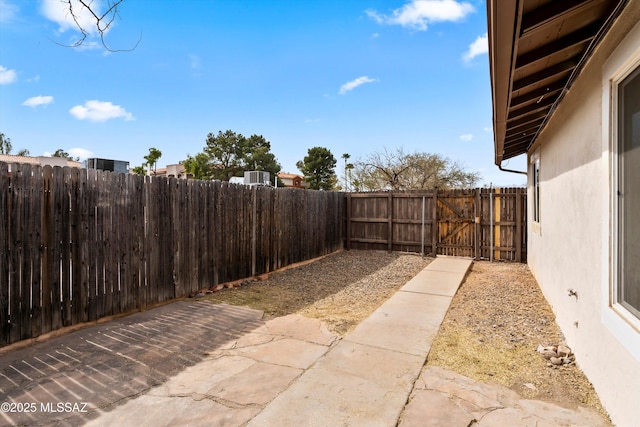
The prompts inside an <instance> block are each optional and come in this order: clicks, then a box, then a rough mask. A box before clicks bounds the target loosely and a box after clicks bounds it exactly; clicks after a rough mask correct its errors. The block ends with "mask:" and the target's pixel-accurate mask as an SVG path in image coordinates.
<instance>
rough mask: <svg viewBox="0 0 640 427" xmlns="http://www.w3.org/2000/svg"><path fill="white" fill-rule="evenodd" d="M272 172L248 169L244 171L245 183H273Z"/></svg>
mask: <svg viewBox="0 0 640 427" xmlns="http://www.w3.org/2000/svg"><path fill="white" fill-rule="evenodd" d="M270 179H271V174H269V172H264V171H246V172H245V173H244V184H245V185H271V181H270Z"/></svg>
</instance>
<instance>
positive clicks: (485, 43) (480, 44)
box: [462, 33, 489, 62]
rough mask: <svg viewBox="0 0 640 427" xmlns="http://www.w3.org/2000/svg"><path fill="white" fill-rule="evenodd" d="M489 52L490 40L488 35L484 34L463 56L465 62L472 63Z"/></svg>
mask: <svg viewBox="0 0 640 427" xmlns="http://www.w3.org/2000/svg"><path fill="white" fill-rule="evenodd" d="M487 52H489V38H488V35H487V33H484V34H483V35H481V36H478V38H476V40H475V41H474V42H473V43H471V44H470V45H469V49H467V51H466V52H465V53H464V54H463V55H462V59H463V60H464V62H470V61H471V60H472V59H473V58H475V57H476V56H478V55H482V54H485V53H487Z"/></svg>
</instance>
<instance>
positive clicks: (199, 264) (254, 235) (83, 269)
mask: <svg viewBox="0 0 640 427" xmlns="http://www.w3.org/2000/svg"><path fill="white" fill-rule="evenodd" d="M8 167H9V165H7V164H6V163H0V346H4V345H7V344H10V343H13V342H16V341H19V340H22V339H27V338H34V337H37V336H39V335H41V334H43V333H46V332H49V331H52V330H55V329H59V328H61V327H64V326H70V325H74V324H78V323H81V322H86V321H92V320H96V319H99V318H101V317H104V316H109V315H113V314H118V313H125V312H128V311H131V310H135V309H140V308H143V307H146V306H149V305H153V304H156V303H158V302H162V301H167V300H170V299H172V298H176V297H181V296H184V295H187V294H189V293H191V292H195V291H196V290H198V289H202V288H208V287H210V286H212V285H214V284H218V283H223V282H227V281H232V280H236V279H241V278H245V277H249V276H253V275H257V274H263V273H266V272H269V271H273V270H276V269H278V268H280V267H283V266H285V265H288V264H292V263H295V262H298V261H303V260H307V259H311V258H314V257H317V256H321V255H324V254H327V253H330V252H333V251H335V250H338V249H340V248H342V244H343V233H342V227H343V223H342V221H343V215H342V212H343V203H344V196H343V194H342V193H337V192H319V191H303V190H293V189H273V188H266V187H251V188H250V187H245V186H236V185H229V184H227V183H221V182H219V181H196V180H178V179H175V178H153V179H152V178H150V177H143V176H137V175H127V174H118V173H111V172H102V171H95V170H85V169H76V168H59V167H55V168H52V167H50V166H45V167H42V168H41V167H38V166H30V165H21V164H11V165H10V169H9V168H8ZM9 170H11V173H10V174H9V172H8V171H9Z"/></svg>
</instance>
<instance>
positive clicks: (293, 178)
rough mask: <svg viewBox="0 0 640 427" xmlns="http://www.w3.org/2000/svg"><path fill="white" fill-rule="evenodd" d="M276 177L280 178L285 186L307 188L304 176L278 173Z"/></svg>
mask: <svg viewBox="0 0 640 427" xmlns="http://www.w3.org/2000/svg"><path fill="white" fill-rule="evenodd" d="M278 178H280V179H281V180H282V182H283V183H284V185H285V186H286V187H301V188H307V187H308V186H309V184H308V183H307V182H306V181H305V180H304V176H302V175H297V174H295V173H279V174H278Z"/></svg>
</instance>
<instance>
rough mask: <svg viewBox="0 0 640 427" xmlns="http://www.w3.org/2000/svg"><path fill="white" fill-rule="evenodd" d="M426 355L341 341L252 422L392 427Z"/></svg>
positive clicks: (284, 424)
mask: <svg viewBox="0 0 640 427" xmlns="http://www.w3.org/2000/svg"><path fill="white" fill-rule="evenodd" d="M423 363H424V360H423V358H421V357H418V356H414V355H410V354H406V353H400V352H396V351H390V350H385V349H380V348H375V347H370V346H364V345H360V344H356V343H350V342H344V341H343V342H340V343H338V344H337V345H336V346H335V347H334V348H333V349H332V350H331V351H330V352H329V353H327V354H326V355H325V356H324V357H323V358H321V359H320V360H318V362H317V363H316V364H315V365H314V366H313V367H312V368H310V369H309V370H308V371H307V372H305V374H304V375H303V376H301V377H300V378H299V379H298V380H297V381H296V382H295V383H294V384H293V385H292V386H291V387H289V388H288V389H287V390H286V391H285V392H284V393H282V394H281V395H280V396H278V397H277V398H276V399H275V400H274V401H273V402H271V404H269V405H268V406H267V408H265V410H263V411H262V412H261V413H260V414H258V415H257V416H256V417H255V418H254V419H253V420H251V421H250V422H249V424H248V425H249V426H283V427H285V426H291V427H293V426H296V427H297V426H301V425H305V426H392V425H395V423H396V420H397V419H398V417H399V415H400V411H401V410H402V407H403V406H404V403H405V402H406V399H407V396H408V393H409V392H410V391H411V388H412V387H413V382H414V381H415V379H416V378H417V375H418V373H419V371H420V369H421V367H422V364H423Z"/></svg>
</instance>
